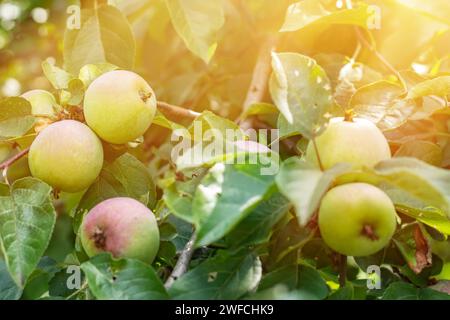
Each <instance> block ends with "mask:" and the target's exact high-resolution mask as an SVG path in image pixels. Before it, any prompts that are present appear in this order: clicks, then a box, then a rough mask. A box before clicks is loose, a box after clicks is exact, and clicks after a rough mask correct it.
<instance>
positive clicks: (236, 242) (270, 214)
mask: <svg viewBox="0 0 450 320" xmlns="http://www.w3.org/2000/svg"><path fill="white" fill-rule="evenodd" d="M289 207H290V204H289V201H288V200H287V199H286V198H285V197H283V196H282V195H281V194H280V193H278V192H277V193H274V194H273V195H272V196H271V197H270V198H268V199H267V200H264V201H262V202H261V203H260V204H259V205H258V206H257V207H256V208H255V209H254V210H252V211H251V212H250V213H249V214H248V216H247V217H246V218H245V219H244V220H242V221H241V222H240V223H239V224H238V225H237V226H236V227H235V228H234V229H233V230H232V231H231V232H230V233H229V234H228V236H227V237H226V239H225V240H226V243H228V244H229V245H232V246H233V247H234V248H239V247H244V246H256V245H259V244H262V243H264V242H266V241H268V240H269V237H270V235H271V231H272V228H273V227H274V226H275V224H277V223H278V222H279V221H280V220H281V219H282V218H283V217H284V215H285V214H286V212H287V211H288V210H289Z"/></svg>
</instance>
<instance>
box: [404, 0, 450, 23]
mask: <svg viewBox="0 0 450 320" xmlns="http://www.w3.org/2000/svg"><path fill="white" fill-rule="evenodd" d="M396 1H397V2H398V3H400V4H402V5H404V6H405V7H408V8H410V9H412V10H414V11H417V12H419V13H420V14H422V15H424V16H426V17H429V18H432V19H436V20H438V21H439V22H442V23H445V24H447V25H450V22H449V21H448V15H447V13H448V12H449V10H450V4H449V3H448V1H447V0H434V1H421V0H396Z"/></svg>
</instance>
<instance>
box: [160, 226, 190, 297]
mask: <svg viewBox="0 0 450 320" xmlns="http://www.w3.org/2000/svg"><path fill="white" fill-rule="evenodd" d="M196 238H197V234H196V233H195V232H194V233H193V234H192V237H191V239H190V240H189V241H188V243H186V246H185V247H184V249H183V251H181V254H180V257H179V258H178V261H177V264H176V265H175V267H174V268H173V271H172V273H171V274H170V276H169V278H167V281H166V283H165V284H164V286H165V287H166V288H167V289H168V288H170V287H171V286H172V284H173V283H174V282H175V280H177V279H178V278H179V277H181V276H182V275H183V274H185V273H186V271H187V269H188V267H189V263H190V261H191V258H192V254H193V253H194V243H195V240H196Z"/></svg>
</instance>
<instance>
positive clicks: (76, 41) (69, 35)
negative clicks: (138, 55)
mask: <svg viewBox="0 0 450 320" xmlns="http://www.w3.org/2000/svg"><path fill="white" fill-rule="evenodd" d="M81 18H82V25H81V28H80V29H67V31H66V34H65V37H64V65H65V69H66V70H67V71H68V72H70V73H72V74H78V72H79V71H80V69H81V68H82V67H84V66H85V65H87V64H99V63H105V62H107V63H110V64H113V65H116V66H118V67H120V68H123V69H133V66H134V60H135V51H136V44H135V40H134V36H133V32H132V30H131V27H130V24H129V23H128V21H127V19H126V17H125V16H124V15H123V13H122V12H121V11H120V10H119V9H117V8H115V7H113V6H106V5H105V6H100V7H99V8H97V9H94V10H83V11H82V12H81ZM87 52H88V53H89V54H86V53H87Z"/></svg>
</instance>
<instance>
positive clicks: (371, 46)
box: [355, 27, 408, 91]
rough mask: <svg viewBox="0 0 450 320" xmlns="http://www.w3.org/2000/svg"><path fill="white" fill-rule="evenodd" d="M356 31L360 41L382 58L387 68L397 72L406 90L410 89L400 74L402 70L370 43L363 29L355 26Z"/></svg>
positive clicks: (381, 60)
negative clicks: (395, 66)
mask: <svg viewBox="0 0 450 320" xmlns="http://www.w3.org/2000/svg"><path fill="white" fill-rule="evenodd" d="M355 32H356V35H357V36H358V39H359V41H360V42H361V43H362V44H363V45H364V46H365V47H366V48H367V49H369V50H370V51H371V52H372V53H373V54H374V55H375V56H376V57H377V59H378V60H380V62H381V63H382V64H383V65H384V66H385V67H386V68H387V69H389V71H391V72H392V73H393V74H395V76H396V77H397V78H398V80H399V81H400V82H401V84H402V87H403V88H404V89H405V91H406V90H407V89H408V87H407V85H406V82H405V79H403V77H402V75H401V74H400V72H398V71H397V69H395V68H394V67H393V66H392V64H391V63H390V62H389V61H388V60H386V58H385V57H384V56H383V55H382V54H381V53H380V52H378V50H377V49H376V48H375V47H374V46H373V45H372V44H370V43H369V42H368V41H367V39H366V37H365V36H364V35H363V34H362V33H361V31H360V30H359V29H358V28H357V27H355Z"/></svg>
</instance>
